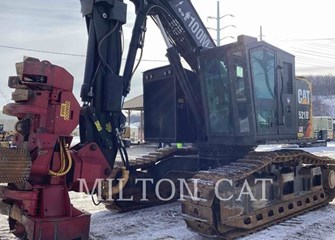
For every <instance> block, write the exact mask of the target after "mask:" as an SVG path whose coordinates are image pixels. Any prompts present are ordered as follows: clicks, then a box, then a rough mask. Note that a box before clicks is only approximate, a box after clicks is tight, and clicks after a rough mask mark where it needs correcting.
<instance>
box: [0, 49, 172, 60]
mask: <svg viewBox="0 0 335 240" xmlns="http://www.w3.org/2000/svg"><path fill="white" fill-rule="evenodd" d="M0 48H7V49H14V50H21V51H29V52H38V53H48V54H56V55H64V56H71V57H86V55H83V54H76V53H65V52H54V51H47V50H39V49H32V48H22V47H14V46H7V45H0ZM122 60H126V59H125V58H122ZM141 61H142V62H168V60H160V59H142V60H141Z"/></svg>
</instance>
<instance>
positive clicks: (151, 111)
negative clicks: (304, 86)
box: [0, 0, 335, 240]
mask: <svg viewBox="0 0 335 240" xmlns="http://www.w3.org/2000/svg"><path fill="white" fill-rule="evenodd" d="M131 2H132V3H134V5H135V9H136V20H135V23H134V26H133V31H132V37H131V41H130V45H129V51H128V54H127V56H126V61H125V63H124V68H123V73H122V74H121V73H120V72H121V71H120V67H121V60H122V50H123V43H122V26H123V25H124V24H125V23H126V12H127V6H126V4H125V3H124V2H123V1H122V0H81V5H82V14H83V16H84V17H85V19H86V23H87V30H88V36H89V37H88V48H87V59H86V67H85V76H84V81H83V84H82V89H81V99H82V105H81V106H80V105H79V103H78V102H77V100H76V99H75V97H74V95H73V93H72V88H73V77H72V76H71V75H70V74H69V73H68V72H67V71H66V70H65V69H63V68H62V67H59V66H56V65H53V64H51V63H50V62H48V61H39V60H38V59H34V58H26V59H25V60H24V61H23V62H21V63H18V64H17V65H16V69H17V76H13V77H10V78H9V87H10V88H13V89H15V91H14V93H15V94H13V100H14V102H13V103H8V104H7V105H5V106H4V108H3V112H4V113H5V114H8V115H11V116H15V117H17V119H18V122H17V124H16V131H17V134H16V136H15V141H14V144H15V146H16V148H1V150H0V156H1V158H0V166H1V167H0V173H1V174H0V180H1V183H7V185H1V186H0V197H1V199H2V204H1V205H2V207H1V209H2V212H3V213H5V214H8V222H9V228H10V230H11V232H12V233H13V234H14V235H15V236H17V237H18V238H20V239H30V240H37V239H43V240H46V239H54V240H55V239H59V240H69V239H71V240H79V239H80V240H84V239H89V229H90V214H88V213H87V212H83V211H80V210H78V209H76V208H75V207H73V206H72V204H71V201H70V197H69V193H68V192H69V191H80V190H81V188H80V183H81V182H82V180H85V183H86V185H87V189H88V190H90V191H94V189H95V188H96V186H94V185H95V183H96V179H104V181H103V182H102V184H101V185H102V186H103V191H102V197H101V198H102V199H101V201H103V202H104V204H106V206H107V207H108V208H112V209H119V210H121V211H122V210H123V211H125V210H130V209H133V208H139V207H143V206H150V205H154V204H157V203H160V200H161V198H160V199H159V198H158V197H157V196H155V195H154V194H153V192H154V191H153V190H154V189H155V184H156V183H158V182H159V181H160V180H161V179H163V178H168V179H170V180H171V181H172V182H174V181H176V179H179V178H183V179H188V185H187V187H188V188H189V190H190V191H184V195H183V198H184V201H182V203H181V204H182V213H183V217H184V219H185V222H186V224H187V226H188V228H189V229H190V230H193V231H195V232H198V233H199V234H202V235H205V236H210V237H220V238H236V237H238V236H241V235H244V234H247V233H250V232H253V231H256V230H259V229H262V228H264V227H266V226H268V225H271V224H274V223H276V222H279V221H282V220H284V219H287V218H289V217H292V216H294V215H296V214H300V213H303V212H306V211H308V210H312V209H315V208H317V207H320V206H322V205H324V204H326V203H328V202H329V201H332V199H333V196H334V187H335V172H334V170H333V169H334V168H333V166H332V164H333V161H332V160H331V159H329V158H326V157H317V156H314V155H312V154H309V153H307V152H304V151H300V150H280V151H273V152H256V151H254V149H255V147H256V146H257V145H259V144H261V143H266V142H290V141H294V140H296V138H297V118H296V116H297V106H296V105H297V101H296V98H297V96H296V94H295V93H296V81H295V65H294V56H293V55H291V54H289V53H287V52H285V51H283V50H281V49H279V48H276V47H274V46H272V45H270V44H268V43H266V42H264V41H257V39H256V38H253V37H248V36H239V37H238V39H237V41H236V42H234V43H230V44H228V45H224V46H220V47H218V46H215V44H214V42H213V40H212V39H211V37H210V36H209V34H208V32H207V30H206V28H205V26H204V25H203V23H202V22H201V20H200V18H199V16H198V14H197V12H196V11H195V9H194V7H193V6H192V4H191V2H190V1H189V0H184V1H181V0H165V1H161V0H131ZM148 17H151V18H152V19H153V21H154V22H155V23H156V24H157V26H158V27H159V28H160V30H161V32H162V35H163V37H164V39H165V42H166V44H167V54H166V55H167V58H168V60H169V62H170V65H168V66H164V67H161V68H156V69H152V70H148V71H146V72H145V73H144V74H143V84H144V106H145V121H146V123H145V124H146V126H145V127H146V132H145V134H146V137H147V139H149V140H154V139H156V140H160V141H168V140H169V141H175V142H189V143H193V146H194V147H192V148H188V149H183V148H182V149H173V148H166V149H164V148H163V149H162V150H157V151H156V152H153V153H151V154H149V155H146V156H143V157H142V158H138V159H136V160H134V161H130V160H129V159H128V156H127V152H126V150H125V147H124V146H123V145H122V139H121V135H122V129H123V127H124V125H125V117H124V116H123V114H122V104H123V101H124V98H125V97H126V96H127V94H128V93H129V91H130V82H131V77H132V75H133V73H134V71H135V68H136V67H135V65H136V64H135V63H136V54H137V52H138V50H140V51H142V50H143V46H144V39H145V38H144V36H145V32H146V22H147V18H148ZM152 47H154V46H152ZM181 57H182V58H183V59H184V60H185V62H186V63H187V64H188V66H189V67H188V70H186V69H185V68H184V67H183V65H182V64H181ZM77 124H79V126H80V143H79V144H77V145H75V146H73V147H71V146H70V145H71V141H72V137H71V132H72V131H73V129H74V128H75V127H76V126H77ZM118 152H120V155H121V158H122V161H120V162H118V161H115V159H116V155H117V153H118ZM138 178H141V179H143V178H144V179H153V182H152V183H153V184H152V186H148V189H147V191H148V192H147V195H148V197H147V201H145V202H141V201H140V198H141V196H142V194H141V188H142V187H143V186H142V184H140V185H138V184H136V179H138ZM114 179H116V180H115V185H112V184H110V183H113V182H112V181H109V180H114ZM117 179H119V180H118V181H117ZM246 182H247V183H248V184H246ZM148 183H150V182H148ZM195 183H197V184H195ZM263 183H266V184H263ZM148 185H150V184H148ZM195 186H197V187H196V188H195ZM120 189H121V190H123V191H122V192H123V194H124V198H126V197H125V196H133V200H132V201H130V200H129V201H118V199H119V198H118V195H119V194H120V192H119V190H120ZM159 190H160V194H161V196H170V193H171V191H172V190H171V187H169V186H164V185H161V186H160V189H159ZM193 190H196V191H195V192H196V195H197V197H193V194H192V192H194V191H193ZM241 192H242V193H243V192H244V193H245V192H247V193H248V194H241ZM251 192H252V193H253V195H251V194H249V193H251ZM108 195H110V196H112V197H107V196H108ZM263 195H264V196H263ZM112 225H113V224H112V223H111V226H112ZM111 237H112V238H113V236H111Z"/></svg>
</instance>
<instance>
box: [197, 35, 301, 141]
mask: <svg viewBox="0 0 335 240" xmlns="http://www.w3.org/2000/svg"><path fill="white" fill-rule="evenodd" d="M294 67H295V66H294V56H293V55H291V54H289V53H287V52H285V51H283V50H281V49H279V48H277V47H274V46H272V45H270V44H268V43H266V42H264V41H257V39H256V38H253V37H248V36H243V35H242V36H239V37H238V41H237V42H234V43H231V44H227V45H224V46H221V47H217V48H212V49H209V50H206V51H204V52H203V53H202V54H201V55H200V58H199V73H200V80H201V81H200V82H201V84H202V85H201V89H202V102H203V107H204V110H205V116H206V118H205V121H206V132H207V136H208V143H212V144H215V143H217V144H226V145H257V144H260V143H265V142H277V141H280V142H282V141H285V140H291V139H296V135H297V122H296V96H295V94H294V93H295V92H296V91H295V88H296V87H295V72H294Z"/></svg>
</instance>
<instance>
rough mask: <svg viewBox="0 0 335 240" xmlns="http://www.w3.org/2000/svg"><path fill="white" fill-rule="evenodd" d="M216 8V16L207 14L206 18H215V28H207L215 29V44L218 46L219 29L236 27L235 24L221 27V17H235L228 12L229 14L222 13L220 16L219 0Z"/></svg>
mask: <svg viewBox="0 0 335 240" xmlns="http://www.w3.org/2000/svg"><path fill="white" fill-rule="evenodd" d="M216 10H217V14H216V17H213V16H208V17H207V20H208V19H214V20H216V29H214V28H208V29H212V30H215V31H216V44H217V45H218V46H220V40H221V34H220V33H221V30H222V29H224V28H227V27H235V28H236V26H235V25H227V26H225V27H223V28H221V24H220V20H221V19H222V18H224V17H227V16H229V17H235V16H234V15H233V14H230V13H229V14H224V15H222V16H220V1H219V0H218V1H217V9H216Z"/></svg>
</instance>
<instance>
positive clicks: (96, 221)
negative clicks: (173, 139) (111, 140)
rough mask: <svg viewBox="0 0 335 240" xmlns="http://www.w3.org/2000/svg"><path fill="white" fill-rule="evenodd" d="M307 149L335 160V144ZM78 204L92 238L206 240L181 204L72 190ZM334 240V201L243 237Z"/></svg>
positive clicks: (1, 220) (7, 237) (5, 239)
mask: <svg viewBox="0 0 335 240" xmlns="http://www.w3.org/2000/svg"><path fill="white" fill-rule="evenodd" d="M152 149H153V146H151V147H146V148H139V147H134V148H131V149H129V153H130V155H131V156H132V157H134V156H135V157H136V156H137V155H142V154H145V153H146V152H148V151H152ZM259 149H261V150H262V149H263V150H264V149H266V150H271V149H272V150H273V149H280V146H278V145H272V146H260V147H259ZM305 150H306V151H309V152H312V153H314V154H317V155H322V156H329V157H333V158H334V159H335V143H330V144H328V147H319V148H307V149H305ZM70 195H71V199H72V202H73V204H74V206H75V207H77V208H79V209H84V210H85V211H88V212H90V213H91V214H92V217H91V229H90V235H91V240H105V239H106V240H137V239H146V240H206V239H207V238H205V237H201V236H199V235H197V234H196V233H193V232H191V231H189V230H188V229H187V228H186V224H185V223H184V221H183V219H182V216H181V209H180V203H179V202H175V203H170V204H167V205H161V206H156V207H152V208H147V209H143V210H136V211H132V212H127V213H115V212H110V211H108V210H105V208H104V206H103V205H99V206H95V205H94V204H93V203H92V201H91V198H90V197H88V196H86V195H84V194H78V193H71V194H70ZM8 231H9V230H8V225H7V217H6V216H3V215H0V239H1V240H14V239H16V238H15V237H13V236H12V235H11V234H10V233H9V232H8ZM267 239H276V240H289V239H297V240H306V239H307V240H315V239H320V240H321V239H322V240H331V239H335V201H333V202H332V203H330V204H328V205H327V206H325V207H322V208H320V209H318V210H315V211H313V212H308V213H306V214H304V215H301V216H297V217H294V218H291V219H289V220H287V221H285V222H282V223H280V224H277V225H274V226H271V227H269V228H266V229H264V230H262V231H259V232H257V233H254V234H251V235H248V236H246V237H243V238H241V240H267Z"/></svg>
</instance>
